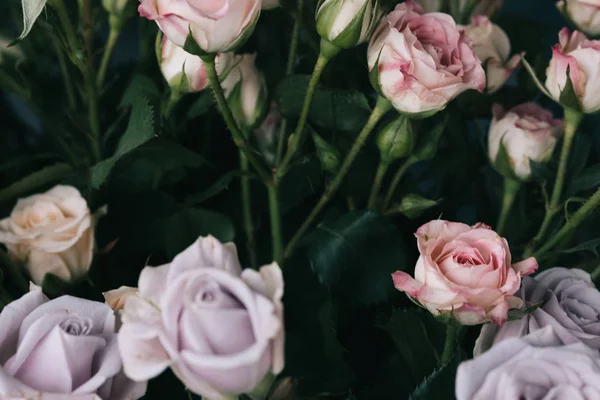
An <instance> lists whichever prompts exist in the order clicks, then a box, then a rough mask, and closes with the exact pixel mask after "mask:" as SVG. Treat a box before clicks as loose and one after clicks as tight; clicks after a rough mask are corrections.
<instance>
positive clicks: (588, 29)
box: [556, 0, 600, 36]
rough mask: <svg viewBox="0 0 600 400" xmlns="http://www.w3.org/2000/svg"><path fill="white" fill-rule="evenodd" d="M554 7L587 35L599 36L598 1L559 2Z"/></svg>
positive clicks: (599, 2) (599, 12) (576, 0)
mask: <svg viewBox="0 0 600 400" xmlns="http://www.w3.org/2000/svg"><path fill="white" fill-rule="evenodd" d="M556 6H557V7H558V9H559V10H560V11H561V12H562V13H563V14H565V16H567V18H569V19H570V20H571V22H573V24H575V25H576V26H577V27H578V28H579V29H581V30H582V31H584V32H585V33H587V34H588V35H591V36H597V35H600V0H566V1H564V0H561V1H559V2H558V3H556Z"/></svg>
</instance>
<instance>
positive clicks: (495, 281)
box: [392, 220, 538, 325]
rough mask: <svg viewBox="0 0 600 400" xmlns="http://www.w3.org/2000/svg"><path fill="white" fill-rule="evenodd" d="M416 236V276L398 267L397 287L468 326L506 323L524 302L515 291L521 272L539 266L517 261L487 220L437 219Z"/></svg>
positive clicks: (526, 271)
mask: <svg viewBox="0 0 600 400" xmlns="http://www.w3.org/2000/svg"><path fill="white" fill-rule="evenodd" d="M415 236H416V237H417V245H418V248H419V252H420V253H421V256H420V257H419V260H418V261H417V265H416V267H415V277H414V278H412V277H411V276H410V275H409V274H407V273H405V272H401V271H398V272H395V273H394V274H393V275H392V277H393V280H394V286H395V287H396V289H398V290H400V291H402V292H406V294H408V295H409V296H410V297H411V298H413V299H414V300H416V301H417V302H419V303H420V304H421V305H422V306H423V307H425V308H427V309H428V310H429V312H431V313H432V314H433V315H439V314H446V313H451V314H452V315H453V316H454V318H456V319H457V320H458V321H459V322H460V323H462V324H463V325H477V324H481V323H484V322H486V321H492V322H494V323H495V324H497V325H501V324H502V323H503V322H504V321H506V319H507V318H508V310H509V309H510V308H515V307H519V306H520V305H521V304H522V301H521V300H520V299H519V298H518V297H516V296H513V295H514V294H515V292H517V291H518V290H519V287H520V286H521V277H522V276H523V275H529V274H531V273H533V272H534V271H535V270H536V269H537V267H538V265H537V262H536V260H535V259H534V258H528V259H526V260H524V261H521V262H518V263H516V264H512V260H511V254H510V249H509V247H508V243H507V242H506V239H504V238H502V237H500V236H499V235H498V234H497V233H496V232H494V231H493V230H492V229H490V227H489V226H487V225H485V224H481V223H479V224H477V225H474V226H472V227H471V226H468V225H466V224H462V223H458V222H448V221H443V220H435V221H431V222H428V223H427V224H425V225H423V226H422V227H420V228H419V229H418V230H417V233H416V234H415Z"/></svg>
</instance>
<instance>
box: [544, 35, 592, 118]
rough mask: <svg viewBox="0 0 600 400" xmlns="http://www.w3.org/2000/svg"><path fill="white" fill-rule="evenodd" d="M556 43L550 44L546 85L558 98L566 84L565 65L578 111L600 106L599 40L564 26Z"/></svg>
mask: <svg viewBox="0 0 600 400" xmlns="http://www.w3.org/2000/svg"><path fill="white" fill-rule="evenodd" d="M558 38H559V43H558V44H556V45H554V47H553V48H552V59H551V60H550V65H548V69H547V70H546V88H547V89H548V91H549V92H550V94H551V95H552V97H554V99H555V100H556V101H559V99H560V94H561V92H562V91H563V89H564V88H565V86H566V84H567V67H569V76H570V77H571V82H572V83H573V89H574V91H575V95H576V96H577V99H578V101H579V106H580V108H581V111H582V112H584V113H593V112H596V111H598V110H600V68H598V65H600V41H599V40H588V39H587V38H586V37H585V35H584V34H583V33H581V32H579V31H574V32H571V31H569V29H567V28H563V29H562V30H561V31H560V33H559V34H558Z"/></svg>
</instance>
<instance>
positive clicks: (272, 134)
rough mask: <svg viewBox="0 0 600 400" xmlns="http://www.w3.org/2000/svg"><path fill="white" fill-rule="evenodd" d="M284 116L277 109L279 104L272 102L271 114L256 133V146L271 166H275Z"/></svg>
mask: <svg viewBox="0 0 600 400" xmlns="http://www.w3.org/2000/svg"><path fill="white" fill-rule="evenodd" d="M282 119H283V118H282V116H281V114H280V113H279V110H278V109H277V103H275V102H272V103H271V108H270V109H269V113H268V114H267V116H266V117H265V119H264V120H263V122H262V123H261V124H260V126H259V127H258V128H256V130H255V131H254V138H255V140H256V144H257V145H258V148H259V149H260V151H261V153H262V155H263V157H264V158H265V160H266V161H267V163H269V165H274V164H275V155H276V154H275V153H276V151H277V143H278V141H279V129H280V127H281V121H282Z"/></svg>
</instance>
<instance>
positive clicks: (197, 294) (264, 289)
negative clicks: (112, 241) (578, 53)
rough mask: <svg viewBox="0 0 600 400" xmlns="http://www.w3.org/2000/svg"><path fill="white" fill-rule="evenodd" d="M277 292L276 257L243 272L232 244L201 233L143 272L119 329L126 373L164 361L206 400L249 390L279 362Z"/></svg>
mask: <svg viewBox="0 0 600 400" xmlns="http://www.w3.org/2000/svg"><path fill="white" fill-rule="evenodd" d="M282 295H283V278H282V275H281V269H280V268H279V266H278V265H277V264H275V263H274V264H271V265H267V266H264V267H262V268H261V269H260V271H255V270H252V269H246V270H244V271H242V268H241V266H240V263H239V261H238V256H237V251H236V248H235V245H234V244H233V243H227V244H222V243H221V242H219V241H218V240H217V239H215V238H214V237H212V236H209V237H201V238H199V239H198V241H197V242H196V243H194V244H193V245H191V246H190V247H188V248H187V249H186V250H184V251H183V252H182V253H180V254H179V255H177V256H176V257H175V258H174V260H173V262H171V263H170V264H166V265H162V266H160V267H146V268H145V269H144V270H143V271H142V273H141V275H140V279H139V294H138V295H132V296H129V297H128V298H127V300H126V302H125V307H124V309H123V326H122V328H121V330H120V331H119V348H120V349H121V354H122V357H123V363H124V366H125V373H126V374H127V376H129V377H130V378H132V379H134V380H145V379H149V378H153V377H155V376H157V375H159V374H160V373H161V372H163V371H164V370H165V369H166V368H169V367H171V369H172V370H173V372H174V373H175V375H177V376H178V377H179V379H181V380H182V381H183V383H185V385H186V386H187V387H188V388H189V389H190V390H191V391H193V392H194V393H197V394H200V395H202V396H203V397H207V398H209V399H211V400H220V399H226V398H228V397H229V396H235V395H238V394H241V393H249V392H253V391H254V389H256V387H257V386H258V385H259V384H260V383H262V381H263V380H264V379H265V378H266V379H267V380H268V379H269V377H270V376H271V374H277V373H279V372H280V371H281V370H282V369H283V321H282V318H283V308H282V305H281V297H282Z"/></svg>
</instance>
